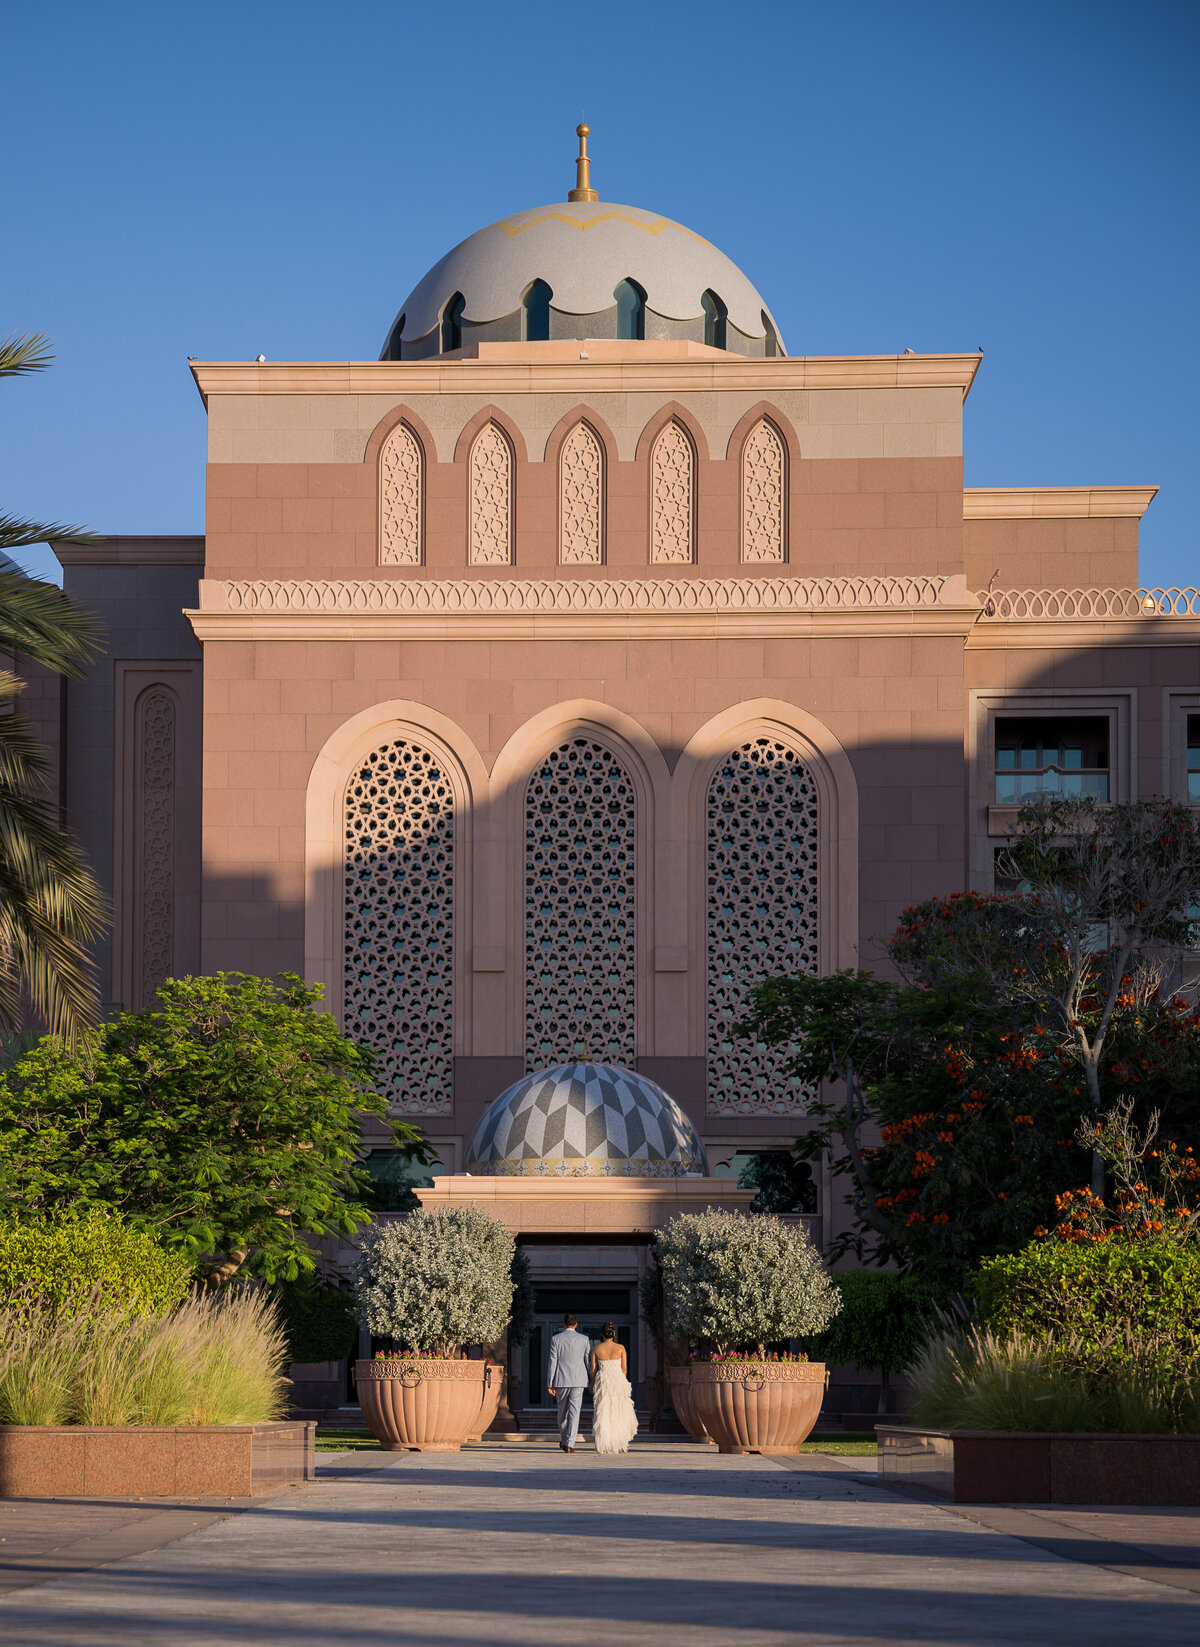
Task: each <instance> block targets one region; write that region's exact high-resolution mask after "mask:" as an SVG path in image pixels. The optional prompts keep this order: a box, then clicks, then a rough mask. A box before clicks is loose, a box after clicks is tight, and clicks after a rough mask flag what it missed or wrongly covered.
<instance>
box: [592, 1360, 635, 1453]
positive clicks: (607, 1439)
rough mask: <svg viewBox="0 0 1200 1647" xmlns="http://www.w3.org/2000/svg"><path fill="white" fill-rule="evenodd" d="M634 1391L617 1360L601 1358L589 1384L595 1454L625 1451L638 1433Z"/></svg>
mask: <svg viewBox="0 0 1200 1647" xmlns="http://www.w3.org/2000/svg"><path fill="white" fill-rule="evenodd" d="M637 1427H638V1423H637V1414H636V1413H635V1412H634V1409H633V1391H632V1390H631V1389H630V1387H629V1380H628V1379H627V1378H626V1376H625V1374H624V1373H623V1372H622V1371H621V1363H620V1362H619V1361H601V1362H599V1364H598V1365H597V1367H596V1377H595V1380H594V1381H593V1384H592V1441H593V1442H594V1444H595V1447H596V1451H597V1452H598V1453H627V1452H628V1451H629V1443H630V1442H631V1441H632V1440H633V1438H634V1436H635V1435H636V1434H637Z"/></svg>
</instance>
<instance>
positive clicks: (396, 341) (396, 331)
mask: <svg viewBox="0 0 1200 1647" xmlns="http://www.w3.org/2000/svg"><path fill="white" fill-rule="evenodd" d="M407 319H408V316H407V315H401V316H400V318H399V320H398V321H397V322H396V324H395V325H394V326H393V327H392V329H391V331H390V332H389V333H388V340H387V347H386V348H385V349H384V351H383V358H384V359H385V360H399V359H400V358H401V352H402V346H401V342H400V334H401V333H402V332H403V330H404V322H405V321H406V320H407Z"/></svg>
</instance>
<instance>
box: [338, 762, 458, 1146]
mask: <svg viewBox="0 0 1200 1647" xmlns="http://www.w3.org/2000/svg"><path fill="white" fill-rule="evenodd" d="M345 853H346V870H345V876H346V879H345V949H344V968H345V973H344V986H343V997H344V1010H345V1027H346V1032H347V1034H349V1035H353V1036H355V1037H356V1038H357V1039H359V1040H362V1041H365V1042H366V1043H367V1044H368V1045H369V1046H371V1047H374V1049H375V1050H376V1052H378V1053H379V1055H380V1058H381V1060H382V1065H383V1068H382V1073H381V1076H380V1091H381V1092H382V1093H383V1094H384V1095H385V1096H386V1097H388V1098H390V1100H391V1103H392V1105H393V1107H394V1108H395V1109H396V1110H398V1111H401V1112H403V1113H405V1114H411V1115H448V1114H449V1113H450V1112H451V1108H452V1103H453V1085H452V1077H453V1056H454V1040H453V1004H454V792H453V789H452V787H451V784H450V781H449V778H448V776H447V774H446V773H445V772H444V771H442V769H441V766H440V764H439V762H438V760H437V758H436V757H435V756H434V755H432V754H431V753H430V752H429V751H428V750H426V749H422V748H420V747H419V746H418V745H416V744H412V743H408V742H406V741H397V742H395V743H387V744H384V745H382V746H381V747H380V748H379V749H375V750H373V751H372V752H371V754H370V755H368V756H367V757H366V759H365V760H364V761H363V763H362V765H361V767H360V768H359V770H358V771H357V772H356V773H355V774H354V776H353V777H352V778H351V780H350V783H349V785H348V787H347V790H346V808H345Z"/></svg>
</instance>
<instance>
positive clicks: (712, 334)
mask: <svg viewBox="0 0 1200 1647" xmlns="http://www.w3.org/2000/svg"><path fill="white" fill-rule="evenodd" d="M700 307H701V308H702V309H703V311H704V341H705V343H706V344H707V345H708V347H709V348H710V349H724V348H725V346H726V339H727V330H726V328H727V325H728V321H729V310H728V309H727V308H726V306H725V303H724V301H723V299H721V298H720V297H718V296H717V294H716V292H714V291H711V290H709V291H705V292H702V293H701V294H700Z"/></svg>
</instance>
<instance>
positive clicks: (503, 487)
mask: <svg viewBox="0 0 1200 1647" xmlns="http://www.w3.org/2000/svg"><path fill="white" fill-rule="evenodd" d="M513 467H514V465H513V450H512V447H511V446H510V445H509V441H508V436H507V435H506V434H505V433H504V430H503V429H502V428H501V427H500V425H499V424H498V423H485V424H484V426H483V428H482V429H481V430H480V431H479V433H478V434H477V435H476V436H475V439H474V441H473V442H472V444H471V457H470V480H469V488H470V508H471V518H470V538H469V547H468V551H467V561H468V564H469V565H471V566H511V565H512V558H513Z"/></svg>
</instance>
